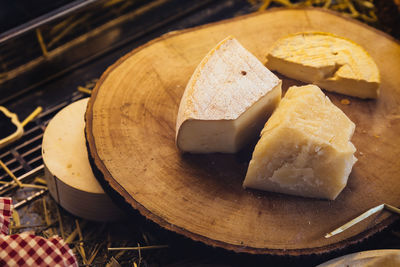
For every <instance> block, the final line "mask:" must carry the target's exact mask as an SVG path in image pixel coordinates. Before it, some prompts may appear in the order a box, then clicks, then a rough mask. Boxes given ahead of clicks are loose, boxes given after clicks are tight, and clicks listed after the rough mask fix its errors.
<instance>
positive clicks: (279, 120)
mask: <svg viewBox="0 0 400 267" xmlns="http://www.w3.org/2000/svg"><path fill="white" fill-rule="evenodd" d="M354 129H355V125H354V123H353V122H352V121H350V119H349V118H348V117H347V116H346V115H345V114H344V113H343V112H342V111H341V110H340V109H339V108H337V107H336V106H335V105H333V104H332V102H331V101H330V100H329V98H328V97H326V96H325V95H324V93H323V92H322V91H321V90H320V89H319V88H318V87H317V86H315V85H307V86H302V87H297V86H292V87H290V88H289V90H288V91H287V93H286V95H285V97H284V98H282V100H281V102H280V104H279V106H278V107H277V109H276V110H275V112H274V113H273V114H272V116H271V118H270V119H269V120H268V122H267V123H266V124H265V127H264V129H263V130H262V132H261V138H260V140H259V141H258V143H257V145H256V147H255V150H254V152H253V157H252V159H251V161H250V164H249V168H248V170H247V174H246V178H245V180H244V183H243V186H244V187H251V188H255V189H260V190H267V191H273V192H280V193H286V194H291V195H298V196H304V197H316V198H327V199H332V200H333V199H335V198H336V197H337V196H338V194H339V193H340V192H341V191H342V189H343V188H344V187H345V186H346V183H347V179H348V176H349V174H350V172H351V169H352V166H353V164H354V163H355V162H356V160H357V159H356V158H355V157H354V152H355V151H356V149H355V147H354V145H353V144H352V143H351V142H350V138H351V137H352V135H353V132H354Z"/></svg>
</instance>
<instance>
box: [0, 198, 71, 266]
mask: <svg viewBox="0 0 400 267" xmlns="http://www.w3.org/2000/svg"><path fill="white" fill-rule="evenodd" d="M11 203H12V201H11V198H0V230H1V233H0V266H22V267H28V266H57V267H58V266H72V267H77V266H78V262H77V260H76V258H75V256H74V253H73V252H72V250H71V249H70V248H69V246H68V244H66V243H65V242H64V240H62V239H61V238H60V237H58V236H53V237H51V238H49V239H46V238H43V237H40V236H35V235H31V234H29V233H21V234H15V235H6V234H7V233H8V226H9V224H10V217H11V213H12V204H11Z"/></svg>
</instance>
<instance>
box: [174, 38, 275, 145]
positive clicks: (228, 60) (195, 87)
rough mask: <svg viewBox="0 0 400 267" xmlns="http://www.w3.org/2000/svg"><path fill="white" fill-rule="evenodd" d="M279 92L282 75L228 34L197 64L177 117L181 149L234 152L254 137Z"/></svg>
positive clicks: (177, 136)
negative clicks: (279, 75)
mask: <svg viewBox="0 0 400 267" xmlns="http://www.w3.org/2000/svg"><path fill="white" fill-rule="evenodd" d="M280 98H281V81H280V80H279V79H278V78H277V77H276V76H275V75H274V74H273V73H272V72H270V71H269V70H268V69H267V68H266V67H265V66H264V65H263V64H262V63H261V62H260V61H259V60H258V59H257V58H256V57H255V56H254V55H252V54H251V53H250V52H249V51H247V50H246V49H245V48H243V47H242V46H241V45H240V43H239V42H238V41H237V40H236V39H234V38H232V37H228V38H226V39H225V40H223V41H222V42H220V43H219V44H218V45H217V46H216V47H215V48H214V49H212V50H211V51H210V52H209V53H208V54H207V55H206V57H205V58H204V59H203V60H202V61H201V63H200V64H199V65H198V66H197V68H196V70H195V72H194V73H193V75H192V77H191V79H190V81H189V83H188V84H187V86H186V89H185V92H184V94H183V96H182V99H181V103H180V106H179V111H178V116H177V122H176V144H177V147H178V148H179V149H180V150H181V151H183V152H193V153H211V152H223V153H234V152H236V151H238V150H240V149H241V148H242V147H243V145H245V144H246V143H248V142H249V140H250V139H252V138H254V137H256V136H257V135H258V134H259V132H260V130H261V129H262V127H263V125H264V123H265V122H266V121H267V119H268V117H269V115H270V114H271V113H272V111H273V110H274V109H275V107H276V106H277V105H278V103H279V101H280Z"/></svg>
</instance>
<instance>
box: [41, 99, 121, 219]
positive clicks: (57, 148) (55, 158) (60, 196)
mask: <svg viewBox="0 0 400 267" xmlns="http://www.w3.org/2000/svg"><path fill="white" fill-rule="evenodd" d="M87 102H88V98H85V99H81V100H79V101H77V102H74V103H72V104H70V105H68V106H67V107H65V108H63V109H62V110H61V111H59V112H58V113H57V114H56V116H54V118H53V119H52V120H51V121H50V123H49V124H48V126H47V127H46V130H45V132H44V135H43V144H42V156H43V162H44V165H45V177H46V180H47V183H48V187H49V190H50V194H51V195H52V197H53V198H54V199H55V200H56V201H57V203H59V204H60V205H61V206H62V207H63V208H64V209H66V210H67V211H69V212H71V213H72V214H74V215H76V216H79V217H82V218H85V219H88V220H94V221H115V220H118V219H121V217H122V214H123V213H122V212H121V211H120V209H119V208H118V207H117V206H115V205H114V203H113V202H112V201H111V199H110V198H109V197H108V196H107V195H106V193H105V192H104V191H103V189H102V187H101V186H100V184H99V182H98V181H97V180H96V178H95V177H94V175H93V172H92V169H91V167H90V164H89V159H88V153H87V148H86V140H85V135H84V134H85V130H84V129H85V121H84V114H85V111H86V107H87Z"/></svg>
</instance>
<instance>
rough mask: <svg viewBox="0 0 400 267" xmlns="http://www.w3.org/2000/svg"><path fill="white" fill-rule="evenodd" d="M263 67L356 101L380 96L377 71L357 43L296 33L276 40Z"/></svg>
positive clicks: (333, 37)
mask: <svg viewBox="0 0 400 267" xmlns="http://www.w3.org/2000/svg"><path fill="white" fill-rule="evenodd" d="M266 66H267V67H268V68H269V69H270V70H276V71H278V72H280V73H282V74H283V75H285V76H287V77H289V78H293V79H296V80H299V81H303V82H306V83H313V84H316V85H318V86H320V87H321V88H323V89H326V90H328V91H332V92H336V93H341V94H345V95H349V96H355V97H359V98H377V97H378V94H379V85H380V76H379V70H378V67H377V66H376V64H375V62H374V60H373V59H372V58H371V56H370V55H369V54H368V53H367V52H366V51H365V50H364V49H363V48H362V47H361V46H359V45H357V44H356V43H354V42H352V41H350V40H347V39H344V38H342V37H338V36H335V35H332V34H328V33H320V32H307V33H298V34H294V35H289V36H287V37H284V38H282V39H280V40H278V41H277V42H276V43H275V44H274V46H273V47H272V48H271V50H270V52H269V54H268V55H267V63H266Z"/></svg>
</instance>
